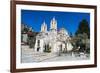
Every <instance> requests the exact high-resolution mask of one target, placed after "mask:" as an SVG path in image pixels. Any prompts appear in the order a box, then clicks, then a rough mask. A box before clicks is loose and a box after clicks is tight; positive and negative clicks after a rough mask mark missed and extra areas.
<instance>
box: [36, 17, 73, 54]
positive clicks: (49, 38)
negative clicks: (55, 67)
mask: <svg viewBox="0 0 100 73" xmlns="http://www.w3.org/2000/svg"><path fill="white" fill-rule="evenodd" d="M70 39H71V38H70V36H69V34H68V31H67V30H66V29H65V28H61V29H60V30H59V31H58V30H57V20H56V19H55V17H54V18H53V19H52V20H51V22H50V29H49V31H47V24H46V23H45V22H43V24H42V25H41V31H40V33H39V34H38V35H37V36H36V42H35V47H34V50H35V51H36V52H44V51H46V50H48V49H49V51H50V52H59V51H62V52H64V51H71V50H72V49H73V46H72V44H71V43H70V41H69V40H70Z"/></svg>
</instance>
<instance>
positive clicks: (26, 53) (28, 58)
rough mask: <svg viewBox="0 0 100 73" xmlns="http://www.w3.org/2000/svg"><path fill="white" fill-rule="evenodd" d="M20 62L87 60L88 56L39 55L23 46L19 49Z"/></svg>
mask: <svg viewBox="0 0 100 73" xmlns="http://www.w3.org/2000/svg"><path fill="white" fill-rule="evenodd" d="M21 50H22V52H21V53H22V54H21V62H22V63H31V62H52V61H69V60H88V59H89V55H81V56H76V54H61V55H60V56H59V55H58V54H57V53H40V52H34V50H33V49H31V48H29V46H25V45H23V46H22V47H21Z"/></svg>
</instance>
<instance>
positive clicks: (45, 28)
mask: <svg viewBox="0 0 100 73" xmlns="http://www.w3.org/2000/svg"><path fill="white" fill-rule="evenodd" d="M41 32H47V25H46V23H45V21H44V22H43V24H42V25H41Z"/></svg>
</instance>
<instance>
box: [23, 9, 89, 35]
mask: <svg viewBox="0 0 100 73" xmlns="http://www.w3.org/2000/svg"><path fill="white" fill-rule="evenodd" d="M53 17H55V19H56V20H57V29H58V30H59V29H60V28H65V29H66V30H67V31H68V32H69V33H72V34H74V33H75V32H76V30H77V28H78V25H79V23H80V21H82V20H83V19H86V20H87V21H88V23H89V26H90V14H89V13H79V12H58V11H36V10H21V24H26V25H28V26H29V27H32V28H33V30H34V31H36V32H39V31H40V29H41V24H42V23H43V22H44V21H45V22H46V24H47V27H48V28H47V30H49V28H50V21H51V19H52V18H53Z"/></svg>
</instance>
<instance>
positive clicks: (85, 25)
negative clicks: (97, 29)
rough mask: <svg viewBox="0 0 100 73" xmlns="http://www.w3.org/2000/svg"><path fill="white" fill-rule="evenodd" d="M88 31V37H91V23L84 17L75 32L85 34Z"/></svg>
mask: <svg viewBox="0 0 100 73" xmlns="http://www.w3.org/2000/svg"><path fill="white" fill-rule="evenodd" d="M84 33H86V34H87V35H88V38H90V28H89V23H88V21H87V20H86V19H83V20H82V21H81V22H80V23H79V26H78V29H77V31H76V33H75V35H76V36H77V35H78V34H84Z"/></svg>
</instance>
